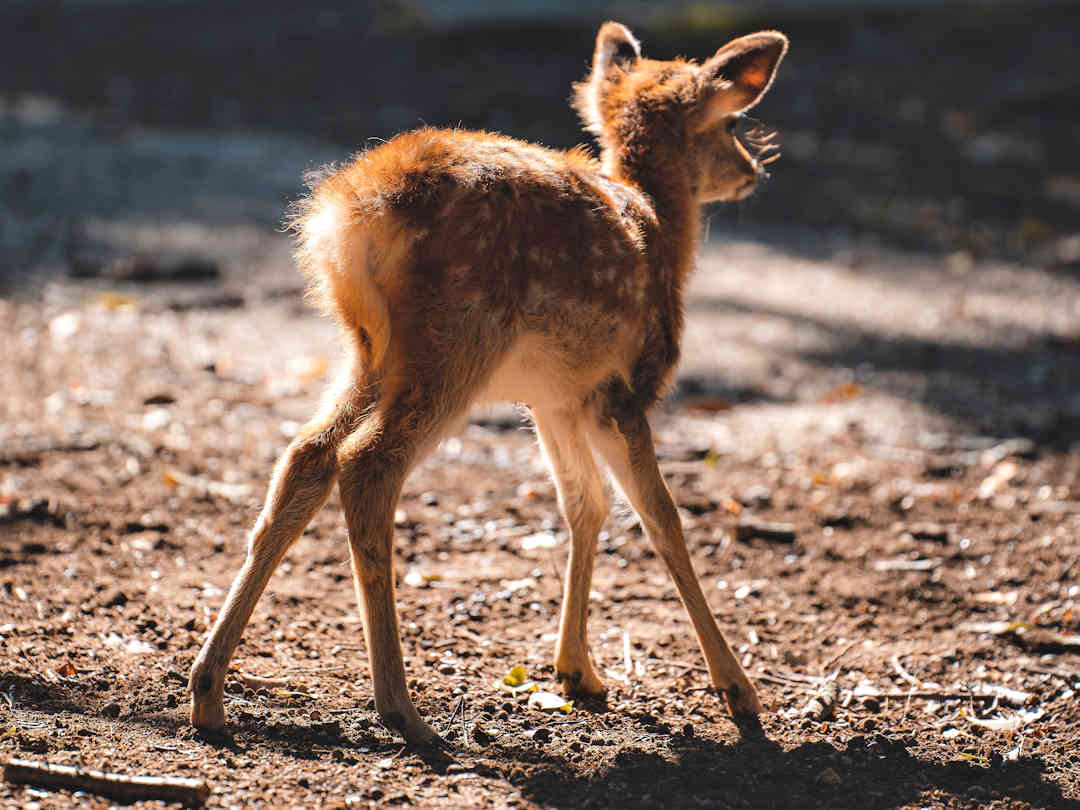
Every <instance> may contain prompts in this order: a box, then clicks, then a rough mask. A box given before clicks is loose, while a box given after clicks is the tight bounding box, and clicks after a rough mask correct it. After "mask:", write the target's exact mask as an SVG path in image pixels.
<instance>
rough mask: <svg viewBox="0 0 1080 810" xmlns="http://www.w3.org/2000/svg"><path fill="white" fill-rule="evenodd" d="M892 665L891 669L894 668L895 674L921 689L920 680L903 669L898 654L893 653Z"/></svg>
mask: <svg viewBox="0 0 1080 810" xmlns="http://www.w3.org/2000/svg"><path fill="white" fill-rule="evenodd" d="M892 665H893V669H894V670H896V674H897V675H899V676H900V677H901V678H903V679H904V680H905V681H907V682H908V683H910V684H911V685H912V686H913V687H915V688H916V689H921V688H922V681H920V680H919V679H918V678H916V677H915V676H914V675H912V674H911V673H910V672H908V671H907V670H906V669H904V668H903V667H902V666H901V665H900V658H899V656H896V655H894V656H893V657H892Z"/></svg>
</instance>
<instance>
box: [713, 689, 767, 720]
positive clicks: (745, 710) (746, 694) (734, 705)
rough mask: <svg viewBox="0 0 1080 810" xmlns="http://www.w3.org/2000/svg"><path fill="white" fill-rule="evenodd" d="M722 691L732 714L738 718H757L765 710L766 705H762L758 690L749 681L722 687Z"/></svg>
mask: <svg viewBox="0 0 1080 810" xmlns="http://www.w3.org/2000/svg"><path fill="white" fill-rule="evenodd" d="M720 691H721V692H723V694H724V699H725V700H726V701H727V705H728V710H729V711H730V712H731V716H732V717H734V718H736V720H738V719H739V718H756V717H757V716H758V715H759V714H761V713H762V712H764V711H765V707H764V706H762V705H761V700H759V699H758V696H757V690H756V689H754V686H753V684H751V683H750V682H749V681H746V682H744V683H743V684H738V683H733V684H731V685H730V686H728V687H727V688H726V689H724V688H722V687H721V688H720Z"/></svg>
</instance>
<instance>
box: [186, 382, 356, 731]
mask: <svg viewBox="0 0 1080 810" xmlns="http://www.w3.org/2000/svg"><path fill="white" fill-rule="evenodd" d="M365 404H366V403H365V398H364V397H363V396H361V395H360V394H359V393H358V392H357V391H356V390H355V389H353V388H349V389H348V390H347V391H346V392H345V393H344V394H342V395H341V396H340V397H339V398H338V399H337V401H336V402H335V403H334V405H333V406H332V407H331V408H329V409H328V410H327V412H325V413H324V414H322V415H321V416H319V417H316V418H315V419H314V420H312V421H311V422H310V423H309V424H308V425H306V426H305V427H304V428H303V429H302V430H301V431H300V433H299V434H298V435H297V436H296V438H295V439H293V441H292V442H291V443H290V444H289V447H288V449H287V450H286V451H285V453H284V454H283V455H282V456H281V458H280V459H279V460H278V463H277V465H276V467H275V469H274V474H273V477H272V478H271V480H270V487H269V491H268V493H267V496H266V503H265V505H264V506H263V510H262V512H261V513H260V514H259V518H258V520H257V521H256V522H255V527H254V529H253V530H252V532H251V536H250V538H249V540H248V552H247V558H246V559H245V560H244V564H243V567H242V568H241V569H240V572H239V573H238V574H237V576H236V579H235V580H233V584H232V587H231V588H230V589H229V595H228V596H227V597H226V599H225V604H224V606H223V607H222V608H221V612H220V613H219V615H218V619H217V621H216V622H215V623H214V627H213V629H212V630H211V631H210V637H209V638H208V639H207V640H206V643H205V644H203V647H202V650H201V651H200V652H199V655H198V657H197V658H196V659H195V664H194V666H193V667H192V669H191V678H190V688H191V693H192V699H191V724H192V725H193V726H196V727H198V728H204V729H219V728H221V727H222V726H224V725H225V706H224V687H225V671H226V669H227V668H228V666H229V661H230V660H231V659H232V656H233V652H234V651H235V649H236V645H237V644H238V643H239V642H240V637H241V635H242V634H243V632H244V628H245V627H246V626H247V623H248V620H249V619H250V618H251V614H252V611H253V610H254V609H255V603H256V602H257V601H258V600H259V597H260V596H261V595H262V592H263V590H264V589H265V588H266V583H267V582H268V581H269V580H270V576H271V575H272V574H273V573H274V571H275V570H276V569H277V567H278V564H279V563H280V562H281V560H282V558H283V557H284V556H285V552H286V551H288V549H289V547H290V546H291V545H292V544H293V543H294V542H295V541H296V538H298V537H299V536H300V534H301V532H303V531H304V528H305V527H306V526H307V524H308V522H309V521H310V520H311V518H312V517H313V516H314V514H315V512H317V511H318V509H319V508H320V507H321V506H322V505H323V504H324V503H325V502H326V498H327V496H328V495H329V493H330V488H331V487H332V486H333V483H334V479H335V478H336V477H337V472H338V461H337V449H338V445H339V444H340V442H341V441H342V439H343V438H344V436H346V435H347V434H348V432H349V429H350V428H351V426H352V424H353V423H354V422H355V420H356V419H357V418H358V415H359V413H360V412H361V410H362V409H363V407H364V405H365Z"/></svg>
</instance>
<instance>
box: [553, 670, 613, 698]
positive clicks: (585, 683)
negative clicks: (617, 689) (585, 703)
mask: <svg viewBox="0 0 1080 810" xmlns="http://www.w3.org/2000/svg"><path fill="white" fill-rule="evenodd" d="M555 678H556V679H557V680H558V681H559V682H560V683H561V684H562V691H563V694H564V695H593V696H599V695H603V694H604V693H605V692H607V689H605V688H604V682H603V681H601V680H600V676H599V675H597V674H596V672H594V671H593V670H592V669H591V668H590V669H589V670H587V671H585V672H582V671H581V670H580V669H576V670H574V671H573V672H564V671H563V670H561V669H556V670H555Z"/></svg>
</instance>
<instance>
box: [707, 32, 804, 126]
mask: <svg viewBox="0 0 1080 810" xmlns="http://www.w3.org/2000/svg"><path fill="white" fill-rule="evenodd" d="M787 48H788V40H787V37H785V36H784V35H783V34H781V33H780V32H779V31H759V32H758V33H756V34H748V35H747V36H745V37H739V38H738V39H733V40H732V41H731V42H729V43H728V44H727V45H725V46H724V47H723V48H721V49H720V50H718V51H717V52H716V53H715V54H714V55H713V56H712V58H710V59H709V60H708V61H707V62H706V63H705V64H704V65H702V67H701V76H702V81H703V86H702V95H703V97H704V101H705V104H706V107H707V115H706V118H707V119H708V120H707V122H706V125H707V124H708V123H711V122H715V121H717V120H719V119H720V118H722V117H724V116H726V115H732V114H734V113H739V112H742V111H743V110H748V109H750V108H751V107H753V106H754V105H755V104H757V103H758V102H759V101H760V100H761V97H762V96H763V95H765V91H766V90H768V89H769V85H771V84H772V80H773V76H775V75H776V68H777V67H779V65H780V60H781V59H783V58H784V54H785V53H787Z"/></svg>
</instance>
